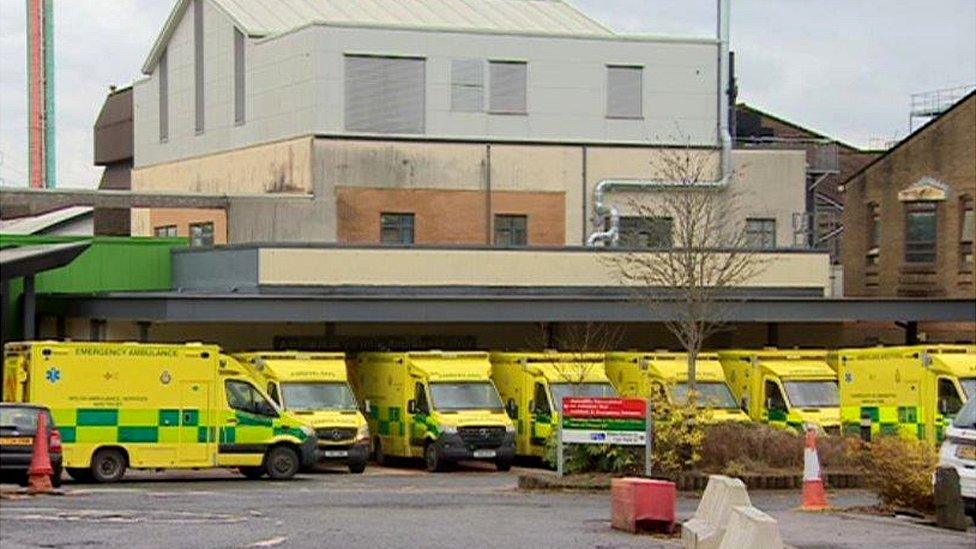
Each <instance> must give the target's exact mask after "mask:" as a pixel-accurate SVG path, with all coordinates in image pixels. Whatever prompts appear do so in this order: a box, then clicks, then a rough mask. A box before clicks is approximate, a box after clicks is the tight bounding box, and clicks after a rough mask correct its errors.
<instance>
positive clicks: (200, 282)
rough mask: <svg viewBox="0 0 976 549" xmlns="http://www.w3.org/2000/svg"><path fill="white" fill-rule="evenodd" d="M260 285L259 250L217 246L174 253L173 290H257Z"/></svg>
mask: <svg viewBox="0 0 976 549" xmlns="http://www.w3.org/2000/svg"><path fill="white" fill-rule="evenodd" d="M257 286H258V250H256V249H251V250H248V249H243V250H242V249H230V250H226V249H214V250H206V251H198V252H175V253H173V289H174V290H197V291H212V292H217V291H221V292H228V291H230V292H233V291H239V290H247V291H253V290H255V289H256V288H257Z"/></svg>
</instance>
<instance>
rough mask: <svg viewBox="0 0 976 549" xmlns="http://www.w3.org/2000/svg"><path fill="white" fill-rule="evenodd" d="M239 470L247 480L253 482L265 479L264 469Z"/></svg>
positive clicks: (245, 468) (248, 468)
mask: <svg viewBox="0 0 976 549" xmlns="http://www.w3.org/2000/svg"><path fill="white" fill-rule="evenodd" d="M237 470H238V471H240V473H241V474H242V475H244V477H245V478H248V479H251V480H257V479H259V478H261V477H263V476H264V473H265V470H264V467H238V468H237Z"/></svg>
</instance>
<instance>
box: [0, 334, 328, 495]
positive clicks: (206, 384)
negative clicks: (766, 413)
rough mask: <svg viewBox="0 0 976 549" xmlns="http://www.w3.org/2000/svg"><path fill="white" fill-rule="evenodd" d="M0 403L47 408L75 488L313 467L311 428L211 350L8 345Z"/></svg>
mask: <svg viewBox="0 0 976 549" xmlns="http://www.w3.org/2000/svg"><path fill="white" fill-rule="evenodd" d="M3 400H4V401H8V402H30V403H34V404H42V405H44V406H47V407H48V408H50V409H51V413H52V414H53V415H54V421H55V423H56V424H57V426H58V429H59V430H60V431H61V439H62V447H63V459H64V467H65V470H67V471H68V474H69V475H71V477H72V478H75V479H78V480H95V481H99V482H114V481H117V480H119V479H121V478H122V476H123V475H124V474H125V471H126V469H180V468H184V469H186V468H194V469H195V468H205V467H236V468H239V469H240V471H241V472H242V473H243V474H244V475H245V476H247V477H249V478H258V477H261V476H264V475H268V476H269V477H271V478H273V479H286V478H290V477H292V476H293V475H294V474H295V473H297V472H298V471H299V470H300V469H301V468H303V467H308V466H310V465H312V464H314V462H315V446H316V440H315V432H314V431H313V430H312V428H311V427H308V426H305V425H304V424H303V422H302V421H301V420H300V419H299V418H298V417H296V416H294V415H292V414H289V413H287V412H283V411H281V410H280V409H279V408H278V406H276V405H275V404H274V403H273V402H271V400H270V399H268V397H267V396H266V395H265V393H264V391H263V390H262V389H260V388H259V387H257V386H256V384H255V380H254V379H253V378H252V377H251V376H249V375H248V373H247V371H246V369H245V368H244V367H243V366H241V364H240V363H238V362H237V361H236V360H234V359H233V358H231V357H229V356H226V355H223V354H221V351H220V348H219V347H216V346H213V345H200V344H187V345H167V344H139V343H86V342H72V343H64V342H57V341H34V342H26V343H9V344H7V345H6V346H5V348H4V387H3Z"/></svg>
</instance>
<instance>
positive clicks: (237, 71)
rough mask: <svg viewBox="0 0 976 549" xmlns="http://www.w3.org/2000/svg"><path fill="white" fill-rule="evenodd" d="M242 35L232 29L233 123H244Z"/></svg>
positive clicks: (243, 43) (244, 43) (243, 42)
mask: <svg viewBox="0 0 976 549" xmlns="http://www.w3.org/2000/svg"><path fill="white" fill-rule="evenodd" d="M245 45H246V42H245V41H244V33H243V32H241V31H240V29H237V28H235V29H234V123H235V124H243V123H244V114H245V113H244V108H245V102H244V101H245V95H244V92H245V89H244V77H245V74H244V71H245V66H244V47H245Z"/></svg>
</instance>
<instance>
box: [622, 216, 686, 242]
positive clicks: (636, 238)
mask: <svg viewBox="0 0 976 549" xmlns="http://www.w3.org/2000/svg"><path fill="white" fill-rule="evenodd" d="M672 226H673V221H672V220H671V218H670V217H654V218H649V217H634V216H624V217H621V218H620V246H621V247H624V248H670V247H671V244H672V242H671V233H672Z"/></svg>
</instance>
